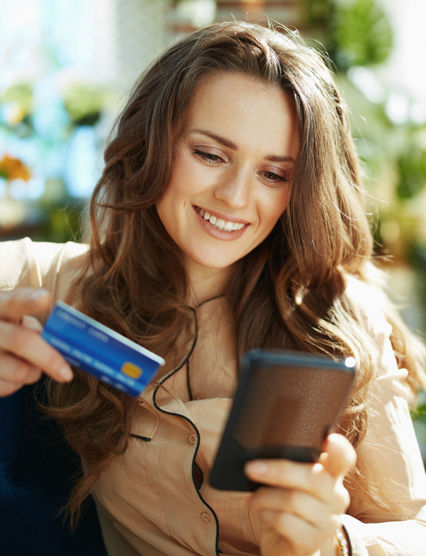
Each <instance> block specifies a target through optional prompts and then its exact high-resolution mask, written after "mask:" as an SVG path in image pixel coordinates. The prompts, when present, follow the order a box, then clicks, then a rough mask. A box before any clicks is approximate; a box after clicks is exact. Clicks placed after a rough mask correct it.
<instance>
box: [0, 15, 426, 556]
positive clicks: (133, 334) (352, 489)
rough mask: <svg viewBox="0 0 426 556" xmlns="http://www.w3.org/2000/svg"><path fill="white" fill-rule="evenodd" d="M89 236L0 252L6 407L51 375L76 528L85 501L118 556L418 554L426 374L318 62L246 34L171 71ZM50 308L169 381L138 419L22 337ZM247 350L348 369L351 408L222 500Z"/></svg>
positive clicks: (181, 54) (103, 194) (152, 82)
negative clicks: (67, 450)
mask: <svg viewBox="0 0 426 556" xmlns="http://www.w3.org/2000/svg"><path fill="white" fill-rule="evenodd" d="M90 225H91V234H90V244H89V245H77V244H73V243H70V244H66V245H65V246H60V245H59V246H58V245H56V246H54V245H52V244H47V245H46V244H36V243H32V242H30V241H28V240H23V241H19V242H12V243H9V244H3V245H2V246H1V248H0V260H2V261H7V264H5V265H2V267H1V269H0V288H3V289H7V290H11V291H8V292H7V293H0V393H1V394H3V395H6V394H8V393H11V392H14V391H16V390H18V389H19V388H20V387H21V386H22V385H23V384H27V383H30V382H35V381H36V380H38V378H39V377H40V374H41V371H44V372H45V373H46V374H47V375H49V377H50V378H49V379H48V380H47V399H48V403H47V411H48V413H49V414H50V415H51V416H53V417H54V418H56V419H57V420H58V421H59V422H60V423H61V424H62V426H63V430H64V433H65V437H66V439H67V440H68V441H69V443H70V445H71V446H72V447H73V448H74V450H75V451H76V452H77V453H78V454H79V456H80V457H81V459H82V462H83V467H84V476H83V477H81V478H80V480H79V481H78V482H77V483H76V484H75V488H74V491H73V493H72V496H71V500H70V511H71V516H72V517H73V518H76V516H77V515H78V511H79V508H80V506H81V503H82V501H83V500H84V499H85V498H86V497H87V496H88V494H90V493H92V494H93V496H94V498H95V500H96V503H97V509H98V513H99V517H100V520H101V525H102V530H103V535H104V539H105V542H106V544H107V549H108V553H109V554H110V555H112V556H115V555H117V556H134V555H135V554H149V555H153V556H160V555H163V556H168V555H176V556H188V555H189V554H203V555H208V554H219V553H220V554H224V555H239V556H244V555H250V554H262V555H265V556H270V555H278V554H280V555H281V554H283V555H285V556H335V555H339V556H341V555H342V554H347V553H348V552H349V550H352V554H353V556H372V555H375V554H382V553H383V554H384V553H386V554H387V555H389V556H391V555H392V556H397V555H401V554H404V556H421V555H422V554H423V552H424V546H425V545H426V526H425V524H426V515H425V513H426V479H425V473H424V468H423V465H422V460H421V457H420V453H419V449H418V446H417V443H416V437H415V434H414V430H413V426H412V423H411V419H410V414H409V411H408V402H409V401H410V400H411V399H412V397H413V394H414V393H415V392H416V391H417V389H418V387H419V385H420V384H423V385H426V379H425V373H424V363H425V352H424V348H423V346H422V345H421V344H420V342H419V341H418V340H417V339H416V338H415V337H414V336H413V335H412V334H411V333H410V332H409V331H408V329H407V328H406V327H405V326H404V324H403V323H402V321H401V319H400V318H399V316H398V315H397V313H396V311H395V309H394V308H393V307H392V306H391V304H390V303H389V301H388V300H387V298H386V295H385V294H384V292H383V290H382V286H381V277H380V276H378V273H377V271H376V270H375V266H374V261H373V259H372V237H371V233H370V230H369V226H368V222H367V219H366V216H365V214H364V210H363V188H362V183H361V178H360V172H359V170H358V159H357V156H356V153H355V149H354V145H353V141H352V138H351V135H350V129H349V124H348V117H347V110H346V106H345V104H344V102H343V100H342V99H341V97H340V94H339V92H338V90H337V88H336V86H335V84H334V80H333V77H332V75H331V73H330V71H329V70H328V68H327V67H326V65H325V63H324V62H323V60H322V59H321V57H320V56H319V55H318V54H317V53H316V52H315V51H313V50H311V49H310V48H308V47H306V46H305V45H304V44H303V42H302V41H301V40H300V39H299V38H298V37H296V36H294V35H293V34H291V33H288V32H286V31H285V30H284V29H268V28H263V27H260V26H258V25H251V24H247V23H242V22H235V21H234V22H230V23H223V24H215V25H212V26H208V27H205V28H202V29H200V30H198V31H196V32H195V33H193V34H191V35H188V36H186V37H184V38H183V39H181V40H180V41H178V42H177V43H176V44H174V45H173V46H172V47H170V48H169V49H167V50H166V51H165V52H164V53H163V54H162V55H161V56H160V57H159V58H158V59H157V60H155V61H154V62H153V64H152V65H151V67H150V68H149V69H148V70H147V71H146V73H144V74H143V75H142V77H141V78H140V80H139V82H138V83H137V84H136V86H135V88H134V91H133V94H132V96H131V98H130V99H129V102H128V104H127V106H126V107H125V109H124V111H123V113H122V114H121V116H120V118H119V120H118V122H117V126H116V129H115V135H114V136H113V138H112V140H111V142H110V144H109V145H108V147H107V148H106V151H105V169H104V172H103V174H102V176H101V179H100V180H99V182H98V184H97V186H96V188H95V191H94V194H93V196H92V200H91V211H90ZM23 286H32V287H44V288H47V289H49V290H50V292H51V293H50V297H49V296H48V295H46V293H44V294H43V293H40V292H34V291H33V290H30V291H28V290H25V289H24V290H23ZM49 300H50V302H51V301H54V300H64V301H66V302H68V303H69V304H71V305H73V306H75V307H76V308H78V309H80V310H81V311H83V312H84V313H86V314H87V315H89V316H90V317H92V318H95V319H97V320H99V321H100V322H101V323H103V324H104V325H107V326H110V327H111V328H113V329H114V330H116V331H118V332H120V333H121V334H124V335H125V336H127V337H128V338H130V339H131V340H133V341H135V342H137V343H139V344H142V345H143V346H145V347H147V348H148V349H151V350H152V351H154V352H156V353H158V354H159V355H161V356H162V357H164V359H165V361H166V364H165V366H164V367H163V369H162V370H161V371H160V373H159V374H158V375H157V376H155V377H154V379H153V381H152V382H151V383H150V384H149V385H148V386H147V388H146V389H145V390H144V392H143V393H142V394H141V395H140V397H139V398H138V399H136V400H131V399H129V398H128V396H127V395H125V394H124V393H123V392H120V391H118V390H115V389H114V388H113V387H112V386H110V385H105V384H104V383H101V382H98V381H97V379H96V378H94V377H92V376H89V375H87V374H85V373H83V372H82V371H80V370H78V369H74V378H73V379H72V380H71V376H70V372H71V371H70V369H69V368H68V367H67V365H66V364H65V362H64V360H63V358H62V357H61V355H60V354H59V353H58V352H56V351H55V350H54V349H53V348H52V347H51V346H50V345H48V344H46V342H44V340H43V339H42V338H40V336H39V334H38V333H37V332H35V331H34V330H29V329H28V327H27V326H25V322H27V321H26V319H23V317H24V316H25V315H26V314H27V313H31V314H34V313H36V312H37V311H38V312H42V311H46V310H47V309H48V308H49ZM252 348H273V349H284V350H294V351H300V352H306V353H311V354H322V355H327V356H329V358H332V359H346V358H348V357H350V358H353V359H354V360H355V361H356V366H357V376H356V381H355V388H354V390H353V391H352V393H351V397H350V400H349V404H348V406H347V407H346V409H345V411H344V414H343V415H342V418H341V420H340V421H339V426H338V431H339V434H329V435H327V437H326V438H325V441H324V445H323V447H322V449H323V452H322V454H321V456H320V458H319V460H318V461H317V462H315V463H301V462H295V461H287V460H285V459H276V460H257V461H254V462H252V463H251V464H250V463H249V464H248V465H247V466H246V468H245V472H246V474H247V475H248V477H249V479H250V480H251V481H254V482H255V483H259V484H261V485H263V486H261V487H260V488H258V489H257V490H256V491H255V492H254V493H253V494H249V493H247V492H235V493H231V492H225V491H220V490H216V489H214V488H213V487H212V486H211V484H210V483H209V475H210V471H211V468H212V463H213V459H214V456H215V453H216V450H217V447H218V444H219V440H220V437H221V432H222V429H223V425H224V423H225V421H226V418H227V415H228V413H229V409H230V406H231V402H232V397H233V395H234V392H235V389H236V386H237V383H238V378H239V377H238V363H239V359H240V356H241V355H242V354H243V353H245V352H246V351H248V350H251V349H252ZM61 370H62V372H60V371H61ZM263 385H264V386H265V385H266V384H265V383H263ZM267 385H268V386H270V384H269V383H267ZM312 390H313V389H312V388H309V387H308V386H306V397H307V398H308V401H309V400H312V401H315V402H316V403H317V404H319V405H320V402H321V399H318V398H316V396H319V394H318V392H316V391H312ZM254 394H257V392H254ZM277 394H278V397H279V399H285V396H282V392H277ZM253 399H254V400H255V403H256V395H254V396H253ZM280 403H286V402H280ZM250 409H251V406H250ZM255 409H257V410H258V407H257V405H256V407H253V410H255ZM254 414H256V412H255V411H254ZM256 415H258V416H259V417H260V418H261V419H264V418H265V420H266V417H265V416H264V415H263V414H261V412H258V413H257V414H256ZM271 424H272V425H273V427H272V428H274V427H275V428H277V429H279V428H280V425H281V423H280V422H278V423H275V422H273V423H271ZM356 458H357V459H356ZM355 459H356V464H355V465H354V462H355ZM389 522H390V523H389Z"/></svg>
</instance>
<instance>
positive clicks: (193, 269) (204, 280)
mask: <svg viewBox="0 0 426 556" xmlns="http://www.w3.org/2000/svg"><path fill="white" fill-rule="evenodd" d="M232 270H233V267H228V268H225V269H223V268H219V269H215V268H214V269H211V268H203V267H200V266H198V265H197V266H196V265H191V266H190V267H189V268H188V267H187V276H188V279H189V283H190V289H189V296H188V303H189V305H191V306H192V307H197V305H200V304H201V303H203V302H204V301H206V300H207V299H211V298H212V297H217V296H220V295H223V294H225V293H226V287H227V284H228V282H229V279H230V276H231V274H232Z"/></svg>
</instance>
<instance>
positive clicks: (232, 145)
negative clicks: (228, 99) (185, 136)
mask: <svg viewBox="0 0 426 556" xmlns="http://www.w3.org/2000/svg"><path fill="white" fill-rule="evenodd" d="M190 133H201V134H202V135H207V137H210V138H211V139H214V140H215V141H217V142H218V143H220V144H221V145H224V146H225V147H228V148H229V149H233V150H234V151H238V146H237V145H236V144H235V143H233V142H232V141H230V140H229V139H226V138H225V137H222V136H221V135H217V133H213V132H212V131H209V130H208V129H198V128H197V129H191V130H190ZM265 159H266V160H270V161H271V162H295V160H294V158H293V157H292V156H278V155H275V154H270V155H266V156H265Z"/></svg>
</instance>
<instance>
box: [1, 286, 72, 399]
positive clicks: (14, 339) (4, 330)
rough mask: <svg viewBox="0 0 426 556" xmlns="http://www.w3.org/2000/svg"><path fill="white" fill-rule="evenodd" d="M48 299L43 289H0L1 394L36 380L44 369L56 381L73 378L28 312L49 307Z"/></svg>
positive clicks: (34, 312)
mask: <svg viewBox="0 0 426 556" xmlns="http://www.w3.org/2000/svg"><path fill="white" fill-rule="evenodd" d="M50 301H51V297H50V294H49V292H47V291H46V290H42V289H31V288H21V289H16V290H13V291H9V292H0V396H8V395H9V394H13V393H14V392H16V391H17V390H19V388H21V387H22V386H24V385H25V384H32V383H34V382H37V380H39V379H40V377H41V374H42V373H43V372H44V373H46V374H47V375H49V376H50V377H51V378H53V379H54V380H57V381H58V382H69V381H70V380H71V379H72V377H73V373H72V370H71V367H70V366H69V365H68V363H67V362H66V361H65V359H64V358H63V357H62V355H61V354H60V353H59V352H58V351H57V350H56V349H54V348H53V347H51V346H50V345H49V344H48V343H47V342H46V341H45V340H43V338H42V337H41V335H40V331H41V325H40V323H39V322H38V321H37V320H36V319H35V318H33V317H30V316H27V315H37V314H39V313H42V312H43V311H46V310H48V309H49V306H50Z"/></svg>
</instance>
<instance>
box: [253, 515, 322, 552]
mask: <svg viewBox="0 0 426 556" xmlns="http://www.w3.org/2000/svg"><path fill="white" fill-rule="evenodd" d="M261 521H262V524H263V526H264V527H265V529H266V528H268V529H270V530H272V531H274V532H275V533H276V534H277V535H278V537H281V540H282V541H283V540H284V539H285V544H287V547H285V545H284V546H283V549H285V550H283V551H282V553H283V554H288V553H290V554H294V553H297V554H312V553H313V552H315V551H316V548H317V547H319V546H321V545H322V544H323V543H324V539H325V538H327V536H328V535H329V533H328V531H327V532H325V531H323V530H321V529H319V528H318V527H315V526H314V525H312V524H311V523H308V522H307V521H305V520H304V519H302V518H300V517H299V516H297V515H294V514H291V513H286V512H275V511H264V512H262V514H261Z"/></svg>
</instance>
